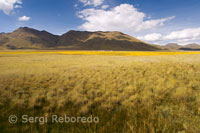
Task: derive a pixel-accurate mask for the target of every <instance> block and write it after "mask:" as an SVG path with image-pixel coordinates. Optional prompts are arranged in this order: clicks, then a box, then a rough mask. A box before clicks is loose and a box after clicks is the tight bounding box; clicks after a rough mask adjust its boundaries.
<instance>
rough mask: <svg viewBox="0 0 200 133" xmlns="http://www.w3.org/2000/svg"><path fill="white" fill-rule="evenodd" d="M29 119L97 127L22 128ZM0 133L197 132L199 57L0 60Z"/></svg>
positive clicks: (100, 54)
mask: <svg viewBox="0 0 200 133" xmlns="http://www.w3.org/2000/svg"><path fill="white" fill-rule="evenodd" d="M121 55H123V56H121ZM136 55H141V56H136ZM150 55H157V56H150ZM24 114H26V115H28V116H32V117H37V116H38V117H42V116H46V117H48V118H49V117H50V116H52V115H58V116H64V115H67V116H71V117H72V116H74V117H80V116H81V117H82V116H86V117H88V116H95V117H98V118H99V122H98V123H81V122H77V123H51V122H49V121H48V122H47V123H42V122H41V121H40V122H39V121H37V122H29V123H25V124H24V123H22V118H21V116H22V115H24ZM10 115H16V117H17V118H18V121H17V122H16V123H14V124H11V123H9V121H8V120H9V118H10V117H9V116H10ZM0 131H1V132H52V133H54V132H69V133H83V132H86V133H94V132H95V133H148V132H149V133H151V132H152V133H156V132H159V133H160V132H163V133H174V132H177V133H193V132H194V133H196V132H199V131H200V52H112V51H111V52H109V51H106V52H105V51H96V52H95V51H55V52H52V51H42V52H38V51H17V52H16V51H15V52H13V51H9V52H0Z"/></svg>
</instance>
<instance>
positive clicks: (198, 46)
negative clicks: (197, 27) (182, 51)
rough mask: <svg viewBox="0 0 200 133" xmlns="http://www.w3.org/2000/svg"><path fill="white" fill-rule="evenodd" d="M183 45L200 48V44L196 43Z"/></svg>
mask: <svg viewBox="0 0 200 133" xmlns="http://www.w3.org/2000/svg"><path fill="white" fill-rule="evenodd" d="M184 47H185V48H190V49H200V45H199V44H196V43H191V44H187V45H185V46H184Z"/></svg>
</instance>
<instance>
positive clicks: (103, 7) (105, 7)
mask: <svg viewBox="0 0 200 133" xmlns="http://www.w3.org/2000/svg"><path fill="white" fill-rule="evenodd" d="M108 7H109V5H103V6H101V8H102V9H107V8H108Z"/></svg>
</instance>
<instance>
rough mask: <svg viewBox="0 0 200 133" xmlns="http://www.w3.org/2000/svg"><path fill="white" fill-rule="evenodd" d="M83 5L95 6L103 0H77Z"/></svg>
mask: <svg viewBox="0 0 200 133" xmlns="http://www.w3.org/2000/svg"><path fill="white" fill-rule="evenodd" d="M79 1H80V2H81V3H83V4H84V6H88V5H93V6H95V7H97V6H100V5H102V4H103V2H104V0H79Z"/></svg>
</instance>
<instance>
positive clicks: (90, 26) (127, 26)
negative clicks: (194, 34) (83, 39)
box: [78, 4, 174, 34]
mask: <svg viewBox="0 0 200 133" xmlns="http://www.w3.org/2000/svg"><path fill="white" fill-rule="evenodd" d="M78 17H79V18H81V19H83V20H85V21H86V22H85V23H84V24H82V25H81V26H80V28H81V29H84V30H88V31H97V30H101V31H121V32H124V33H127V34H133V33H135V32H139V31H142V30H147V29H152V28H155V27H158V26H162V25H163V24H164V22H166V21H168V20H171V19H173V18H174V17H168V18H162V19H154V20H153V19H148V20H145V19H147V15H146V14H145V13H143V12H140V11H138V10H137V9H136V8H135V7H134V6H133V5H130V4H121V5H119V6H117V7H114V8H112V9H110V10H103V9H95V8H91V9H85V10H83V11H80V12H79V14H78Z"/></svg>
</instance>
